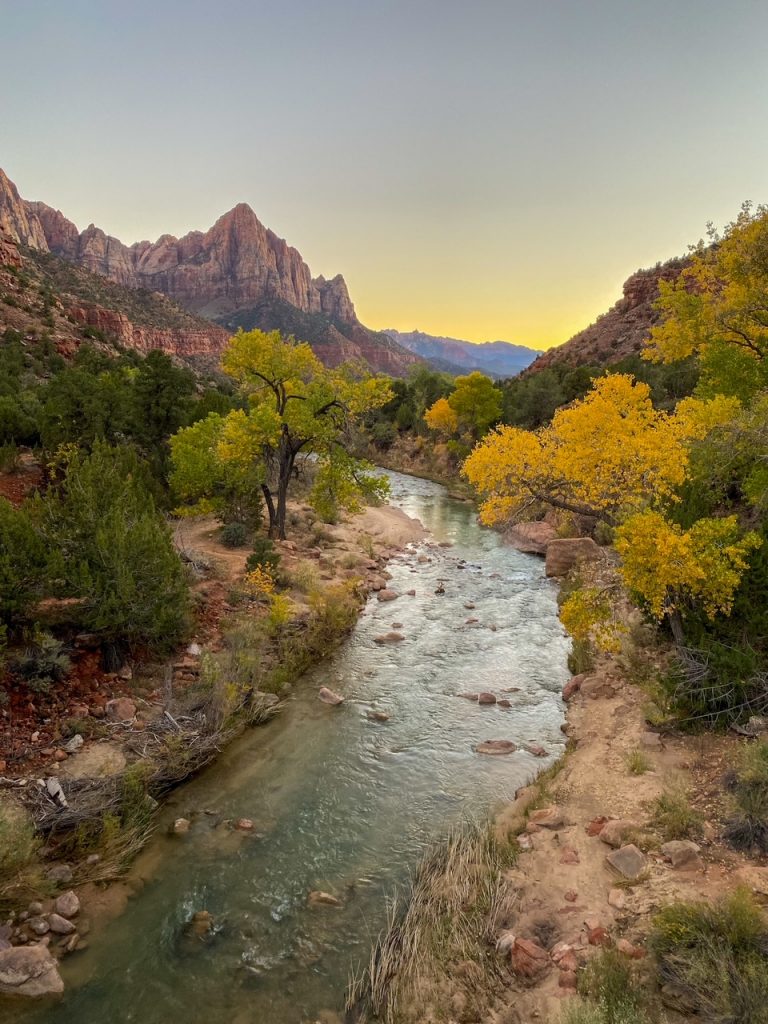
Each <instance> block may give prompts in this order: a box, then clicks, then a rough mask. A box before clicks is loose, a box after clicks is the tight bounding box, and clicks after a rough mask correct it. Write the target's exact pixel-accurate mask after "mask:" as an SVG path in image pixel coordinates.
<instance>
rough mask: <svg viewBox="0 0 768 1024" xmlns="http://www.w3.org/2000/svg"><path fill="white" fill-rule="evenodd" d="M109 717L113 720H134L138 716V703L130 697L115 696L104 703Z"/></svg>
mask: <svg viewBox="0 0 768 1024" xmlns="http://www.w3.org/2000/svg"><path fill="white" fill-rule="evenodd" d="M104 710H105V711H106V714H107V718H108V719H109V720H110V721H112V722H132V721H133V720H134V718H135V717H136V704H135V703H134V702H133V701H132V700H131V699H130V698H129V697H115V698H114V699H113V700H108V701H107V703H106V704H105V705H104Z"/></svg>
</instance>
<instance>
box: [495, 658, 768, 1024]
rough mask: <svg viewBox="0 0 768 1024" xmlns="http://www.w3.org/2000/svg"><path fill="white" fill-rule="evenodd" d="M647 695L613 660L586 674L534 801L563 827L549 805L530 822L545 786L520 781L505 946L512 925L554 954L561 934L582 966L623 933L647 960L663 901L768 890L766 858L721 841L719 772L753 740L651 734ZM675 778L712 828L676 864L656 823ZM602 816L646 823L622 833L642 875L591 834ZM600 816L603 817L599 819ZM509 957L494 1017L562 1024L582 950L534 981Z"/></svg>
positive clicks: (501, 820)
mask: <svg viewBox="0 0 768 1024" xmlns="http://www.w3.org/2000/svg"><path fill="white" fill-rule="evenodd" d="M646 700H647V696H646V694H644V693H643V691H642V690H640V689H639V688H638V687H636V686H633V685H631V684H630V683H628V682H626V681H625V680H623V679H622V678H621V676H620V675H619V674H618V670H617V669H615V668H614V669H613V670H612V668H611V666H610V665H608V666H606V667H604V668H603V669H602V670H600V671H599V672H597V673H596V674H595V675H592V676H589V677H587V678H585V679H584V681H583V683H582V688H581V690H580V691H579V692H577V693H576V695H575V696H573V697H572V699H571V702H570V705H569V708H568V723H567V726H566V729H567V734H568V736H569V739H570V741H571V743H570V745H571V747H572V748H573V749H571V751H570V753H569V754H567V755H566V758H565V762H564V766H563V768H562V770H561V771H560V772H559V773H558V774H557V775H556V777H555V778H554V780H553V781H552V782H551V783H549V784H548V786H547V790H546V793H545V794H544V796H543V798H542V796H540V795H539V796H538V799H537V803H536V806H545V807H553V806H554V807H556V808H557V811H556V812H554V813H553V814H552V815H550V818H551V819H552V822H553V823H554V824H555V827H545V826H543V825H537V824H535V823H534V822H535V819H536V818H537V817H541V816H542V812H539V814H538V815H537V814H536V812H529V814H528V816H527V820H526V816H525V807H526V804H527V803H530V801H531V800H532V799H534V798H536V797H537V793H538V788H537V787H536V786H535V785H534V786H532V787H527V788H526V789H525V790H524V791H521V792H520V793H519V794H518V799H517V800H516V801H515V802H514V803H513V804H512V805H510V806H509V807H507V808H506V809H505V810H504V811H503V812H502V813H501V814H500V815H499V817H498V818H497V827H498V829H499V830H500V832H502V833H503V834H510V833H513V834H514V833H517V832H519V833H520V835H519V841H520V844H521V853H520V856H519V860H518V862H517V865H516V866H515V868H513V869H512V870H510V871H509V872H508V874H507V881H508V884H509V886H510V887H511V888H512V890H513V893H514V895H512V894H510V895H511V899H510V904H511V905H516V906H517V908H518V909H517V912H516V914H515V917H514V920H512V921H509V922H507V923H508V924H509V932H508V933H507V934H506V942H507V944H509V943H510V942H511V941H512V935H514V936H515V937H517V938H522V939H527V940H531V941H533V942H535V943H537V945H540V946H542V947H543V948H544V949H546V950H549V951H550V953H551V952H552V950H553V948H555V947H556V945H557V943H566V944H568V945H569V946H571V947H572V952H573V956H574V957H575V960H576V962H577V963H578V964H580V965H581V964H583V963H584V962H586V960H587V958H588V957H589V956H590V955H591V953H593V952H594V951H595V950H596V949H597V948H598V946H599V945H600V944H602V943H604V942H612V943H618V942H619V941H620V940H625V941H627V942H628V943H630V944H631V947H632V949H630V946H623V943H622V944H621V945H620V946H619V948H620V949H621V948H622V947H623V948H624V949H625V950H626V952H627V954H628V955H632V953H633V952H634V955H636V956H637V958H638V959H642V958H643V956H644V954H645V948H644V944H645V939H646V936H647V932H648V930H649V928H650V922H651V915H652V914H653V913H654V912H655V911H656V910H657V909H658V908H660V907H662V906H664V905H666V904H668V903H670V902H672V901H674V900H679V899H684V900H692V899H693V900H697V899H704V900H708V901H711V900H714V899H716V898H717V897H718V896H719V895H721V894H722V893H723V892H725V891H731V890H732V889H733V888H734V887H735V886H736V885H737V884H746V885H748V886H749V887H750V888H751V889H752V890H753V891H754V892H755V893H757V894H758V898H760V897H765V896H768V867H766V866H765V865H764V864H759V863H755V862H750V861H749V860H747V858H745V857H743V856H741V855H739V854H736V853H734V852H733V851H732V850H730V849H729V848H727V847H725V846H724V845H723V844H722V843H721V842H720V841H719V839H718V833H719V827H718V822H717V819H718V817H720V816H721V815H722V814H724V813H725V811H726V807H727V805H726V799H725V796H724V795H723V794H722V786H721V785H720V778H719V776H720V774H721V772H722V771H723V770H724V767H725V766H727V764H728V763H729V762H732V760H733V756H734V754H735V753H736V749H737V748H738V746H739V744H740V743H741V742H743V741H741V740H739V739H737V738H735V737H731V736H720V737H716V736H710V737H708V738H707V739H705V740H704V741H702V740H700V739H696V738H693V737H689V736H679V735H678V736H659V735H657V734H656V733H652V732H649V731H648V726H647V725H646V723H645V719H644V715H643V712H642V705H643V704H644V702H645V701H646ZM636 751H642V753H643V754H644V755H645V756H646V757H647V758H648V761H649V762H650V764H651V769H650V770H649V771H647V772H644V773H643V774H640V775H633V774H631V773H630V771H629V769H628V766H627V760H626V759H627V757H628V755H629V754H631V753H633V752H636ZM670 786H678V787H683V788H685V789H688V790H689V792H690V796H691V801H692V804H693V806H694V808H696V809H697V810H700V811H701V812H702V815H703V817H704V818H705V821H704V826H703V827H704V831H703V835H702V836H700V837H697V842H698V844H699V846H700V853H699V855H698V857H697V858H695V859H694V861H693V863H692V864H690V865H686V866H685V867H678V868H674V867H673V866H672V865H671V863H669V862H668V860H667V859H665V857H664V855H663V854H662V852H661V849H660V847H661V845H662V844H663V843H664V841H665V837H664V836H659V835H658V834H656V835H654V833H653V831H652V830H648V826H649V818H650V813H651V812H650V805H651V804H652V802H653V801H654V799H655V798H656V797H658V796H659V795H660V794H661V793H662V792H663V791H664V790H665V789H667V788H669V787H670ZM561 816H562V822H561V823H558V821H559V819H560V817H561ZM599 818H607V819H624V820H627V821H630V822H634V823H636V824H637V826H638V828H637V830H636V831H635V832H632V831H631V830H629V831H628V832H627V834H626V835H625V838H624V842H625V843H630V842H633V841H634V842H636V843H637V844H638V845H639V846H640V847H642V848H643V849H644V851H645V853H644V856H645V858H646V868H645V870H644V871H643V873H642V875H641V877H640V880H638V882H637V883H636V884H632V885H629V884H627V882H626V881H624V882H623V883H622V882H621V881H620V876H619V875H618V874H617V872H616V871H615V870H614V869H613V868H612V867H611V866H610V865H609V863H608V861H607V859H606V857H607V855H609V854H611V853H613V849H612V847H611V846H609V845H607V844H606V843H605V842H604V841H603V840H602V839H600V838H598V836H597V835H596V834H589V833H590V832H592V833H594V832H595V830H596V829H597V822H596V819H599ZM591 822H595V824H594V825H593V827H592V828H589V826H590V823H591ZM646 830H647V831H646ZM511 962H512V967H513V978H514V980H513V983H512V987H511V988H510V989H509V990H508V992H507V994H506V995H505V998H504V1000H503V1002H504V1003H505V1004H506V1006H505V1009H504V1010H501V1011H499V1013H497V1014H496V1015H494V1017H493V1019H494V1021H498V1022H501V1021H504V1022H505V1024H510V1022H511V1021H513V1020H518V1021H520V1022H528V1021H532V1020H537V1021H538V1020H541V1021H547V1022H550V1021H551V1022H553V1024H554V1022H556V1021H557V1020H558V1019H559V1015H560V1010H561V1006H562V1001H563V998H565V997H568V996H569V995H572V994H573V992H574V988H573V982H574V980H575V976H574V975H573V971H570V972H569V971H568V970H567V968H568V966H569V965H570V966H571V967H573V966H574V965H573V958H571V957H569V958H567V959H566V960H565V961H564V967H565V969H563V965H561V967H560V969H558V967H557V965H556V964H555V963H554V962H552V961H550V963H549V964H548V965H547V967H546V968H545V969H544V970H543V971H542V972H541V973H540V974H539V975H538V976H537V977H535V978H534V979H533V980H531V979H530V978H525V977H523V976H522V972H521V971H520V970H515V954H514V952H513V953H512V955H511ZM673 1019H677V1018H675V1017H674V1015H672V1016H670V1020H673Z"/></svg>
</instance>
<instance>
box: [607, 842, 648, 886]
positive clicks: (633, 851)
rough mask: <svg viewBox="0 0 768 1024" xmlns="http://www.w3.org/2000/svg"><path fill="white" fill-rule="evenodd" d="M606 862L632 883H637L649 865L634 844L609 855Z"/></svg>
mask: <svg viewBox="0 0 768 1024" xmlns="http://www.w3.org/2000/svg"><path fill="white" fill-rule="evenodd" d="M606 860H607V861H608V863H609V864H610V865H611V867H612V868H613V869H614V870H615V871H617V872H618V873H619V874H620V875H621V876H622V877H623V878H626V879H627V880H628V881H630V882H635V881H637V879H638V878H639V877H640V876H641V875H642V873H643V872H644V871H645V869H646V865H647V861H646V858H645V854H643V852H642V851H641V850H638V848H637V847H636V846H635V845H634V843H630V844H629V845H628V846H622V847H621V848H620V849H618V850H614V851H613V852H612V853H609V854H608V856H607V857H606Z"/></svg>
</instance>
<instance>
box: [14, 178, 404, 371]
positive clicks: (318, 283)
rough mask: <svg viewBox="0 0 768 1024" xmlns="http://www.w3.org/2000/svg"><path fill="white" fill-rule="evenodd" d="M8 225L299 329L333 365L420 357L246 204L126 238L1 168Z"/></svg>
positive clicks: (203, 311)
mask: <svg viewBox="0 0 768 1024" xmlns="http://www.w3.org/2000/svg"><path fill="white" fill-rule="evenodd" d="M0 230H2V231H4V232H5V234H6V235H7V236H8V237H9V238H10V239H11V240H12V241H15V242H17V243H20V244H22V245H25V246H29V247H30V248H32V249H37V250H40V251H43V252H50V253H53V254H54V255H56V256H59V257H61V258H62V259H64V260H67V261H68V262H70V263H73V264H75V265H76V266H78V267H83V268H85V269H86V270H89V271H90V272H91V273H94V274H99V275H101V276H103V277H106V278H109V279H110V280H112V281H115V282H117V283H118V284H120V285H123V286H124V287H128V288H132V289H139V288H143V289H148V290H149V291H152V292H160V293H162V294H163V295H166V296H168V297H169V298H170V299H172V300H173V301H174V302H176V303H178V304H179V305H180V306H182V307H183V308H184V309H186V310H189V311H190V312H192V313H194V314H197V315H198V316H202V317H205V318H206V319H208V320H213V321H214V322H216V323H218V324H220V325H221V326H222V327H224V328H227V329H228V330H233V329H235V328H237V327H244V328H245V329H249V328H252V327H261V328H262V329H270V330H271V329H279V330H281V331H284V332H286V333H294V334H296V336H297V337H299V338H300V339H301V340H306V341H309V342H310V344H312V345H313V347H314V348H315V349H316V351H317V353H318V355H319V356H320V358H321V359H323V361H324V362H325V363H327V364H328V365H336V364H338V363H339V362H342V361H343V360H345V359H349V358H359V359H364V360H365V361H366V362H367V363H369V364H370V365H371V366H372V367H373V368H374V369H376V370H383V371H386V372H388V373H401V374H402V373H404V372H406V370H407V368H408V367H409V366H410V365H412V364H413V363H416V362H419V361H420V360H419V358H418V357H417V356H415V355H414V354H413V353H410V352H408V351H407V350H406V349H405V348H403V347H402V346H400V345H398V344H397V342H395V341H393V340H392V339H391V338H389V337H388V336H387V335H386V334H384V333H381V332H377V331H372V330H370V329H369V328H367V327H365V326H364V325H363V324H361V323H360V321H359V320H358V318H357V315H356V313H355V308H354V305H353V304H352V301H351V299H350V297H349V292H348V290H347V286H346V283H345V281H344V278H343V277H342V276H341V275H340V274H339V275H337V276H336V277H333V278H331V279H330V280H326V278H324V277H322V276H320V277H315V278H313V277H312V275H311V272H310V269H309V267H308V266H307V264H306V263H305V262H304V260H303V259H302V257H301V254H300V253H299V252H298V250H296V249H295V248H293V247H292V246H289V245H288V244H287V242H285V241H284V240H283V239H282V238H279V237H278V236H277V235H276V234H275V233H274V232H273V231H270V230H269V229H268V228H266V227H265V226H264V225H263V224H262V223H261V222H260V221H259V219H258V217H257V216H256V214H255V213H254V212H253V210H252V209H251V208H250V206H248V205H247V204H246V203H239V204H238V205H237V206H235V207H234V209H232V210H230V211H229V212H228V213H225V214H224V215H223V216H221V217H219V219H218V220H217V221H216V223H215V224H214V225H213V227H211V228H210V229H209V230H208V231H205V232H203V231H190V232H189V233H188V234H186V235H184V236H183V237H182V238H175V237H174V236H173V235H162V236H161V237H160V238H159V239H157V241H155V242H148V241H143V242H136V243H134V244H133V245H130V246H128V245H125V244H123V242H121V241H120V240H119V239H117V238H114V237H112V236H110V235H107V234H106V233H105V232H104V231H102V229H101V228H98V227H96V226H95V225H94V224H90V225H89V226H88V227H87V228H86V229H85V230H84V231H78V229H77V227H76V226H75V225H74V224H73V223H72V222H71V221H70V220H68V219H67V218H66V217H65V216H64V215H63V214H62V213H61V212H60V211H58V210H54V209H52V208H51V207H50V206H48V205H46V204H45V203H42V202H28V201H26V200H24V199H22V198H21V197H20V195H19V192H18V190H17V188H16V186H15V185H14V184H13V182H11V181H10V180H9V179H8V177H7V176H6V175H5V174H4V173H3V171H2V170H0ZM294 328H296V329H294Z"/></svg>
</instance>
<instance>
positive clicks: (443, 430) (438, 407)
mask: <svg viewBox="0 0 768 1024" xmlns="http://www.w3.org/2000/svg"><path fill="white" fill-rule="evenodd" d="M424 422H425V423H426V424H427V426H428V427H429V429H430V430H434V431H435V433H437V434H445V435H446V437H449V436H450V435H452V434H455V433H456V431H457V430H458V428H459V417H458V416H457V415H456V413H455V412H454V410H453V409H452V408H451V404H450V402H449V401H448V399H447V398H438V400H437V401H436V402H435V404H434V405H432V406H430V408H429V409H427V411H426V412H425V413H424Z"/></svg>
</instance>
